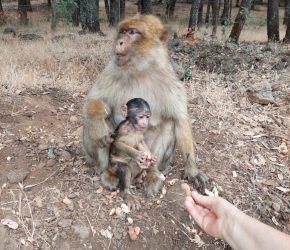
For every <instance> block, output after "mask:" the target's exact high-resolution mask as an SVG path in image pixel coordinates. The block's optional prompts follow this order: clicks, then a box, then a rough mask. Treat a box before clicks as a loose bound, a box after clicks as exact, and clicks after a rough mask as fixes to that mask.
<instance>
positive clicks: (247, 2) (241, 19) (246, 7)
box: [229, 0, 253, 43]
mask: <svg viewBox="0 0 290 250" xmlns="http://www.w3.org/2000/svg"><path fill="white" fill-rule="evenodd" d="M252 2H253V0H242V3H241V7H240V9H239V12H238V14H237V16H236V19H235V22H234V25H233V28H232V31H231V34H230V37H229V40H230V41H231V42H235V43H238V41H239V38H240V35H241V32H242V29H243V27H244V24H245V22H246V19H247V15H248V14H249V12H250V9H251V6H252Z"/></svg>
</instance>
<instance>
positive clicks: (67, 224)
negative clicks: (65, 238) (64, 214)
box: [58, 219, 72, 228]
mask: <svg viewBox="0 0 290 250" xmlns="http://www.w3.org/2000/svg"><path fill="white" fill-rule="evenodd" d="M71 224H72V220H71V219H61V220H60V221H59V222H58V225H59V226H60V227H62V228H66V227H70V226H71Z"/></svg>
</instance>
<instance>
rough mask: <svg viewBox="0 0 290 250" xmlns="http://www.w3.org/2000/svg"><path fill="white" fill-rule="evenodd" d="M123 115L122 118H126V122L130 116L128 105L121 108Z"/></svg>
mask: <svg viewBox="0 0 290 250" xmlns="http://www.w3.org/2000/svg"><path fill="white" fill-rule="evenodd" d="M121 115H122V117H123V118H124V120H125V119H126V117H127V115H128V109H127V106H126V104H123V105H122V106H121Z"/></svg>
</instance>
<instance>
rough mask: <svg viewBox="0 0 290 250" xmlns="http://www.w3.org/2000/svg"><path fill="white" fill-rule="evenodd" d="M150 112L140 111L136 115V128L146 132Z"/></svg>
mask: <svg viewBox="0 0 290 250" xmlns="http://www.w3.org/2000/svg"><path fill="white" fill-rule="evenodd" d="M149 119H150V114H148V113H139V114H137V116H136V121H137V122H136V124H135V128H136V129H137V130H139V131H141V132H144V131H145V130H146V129H147V128H148V125H149Z"/></svg>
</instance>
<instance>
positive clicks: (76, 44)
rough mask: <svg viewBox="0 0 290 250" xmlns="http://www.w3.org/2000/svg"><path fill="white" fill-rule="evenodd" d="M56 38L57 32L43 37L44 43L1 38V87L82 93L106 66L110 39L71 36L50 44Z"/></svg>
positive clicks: (73, 34) (92, 36) (94, 36)
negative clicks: (41, 88) (37, 88)
mask: <svg viewBox="0 0 290 250" xmlns="http://www.w3.org/2000/svg"><path fill="white" fill-rule="evenodd" d="M64 34H65V33H64ZM59 35H61V32H59V33H58V34H54V35H52V34H47V35H44V40H39V41H33V42H24V41H19V40H18V39H14V38H12V37H10V38H3V39H4V41H3V40H2V41H1V42H0V44H1V45H0V46H1V60H0V82H1V84H3V85H5V86H7V87H8V88H11V89H19V88H20V89H21V88H25V87H33V88H34V87H40V86H46V87H57V88H61V89H65V90H71V91H79V90H83V91H84V90H86V89H87V87H88V85H90V84H91V83H92V81H93V80H94V79H95V78H96V76H97V75H98V74H99V72H100V71H101V70H102V69H103V67H104V65H105V64H106V63H107V61H108V58H109V56H110V50H111V44H112V43H111V41H112V40H111V39H109V38H101V37H98V36H97V35H86V36H79V35H78V34H76V33H72V34H71V37H66V38H63V39H60V40H59V41H57V42H54V41H53V40H52V38H53V36H59Z"/></svg>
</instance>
